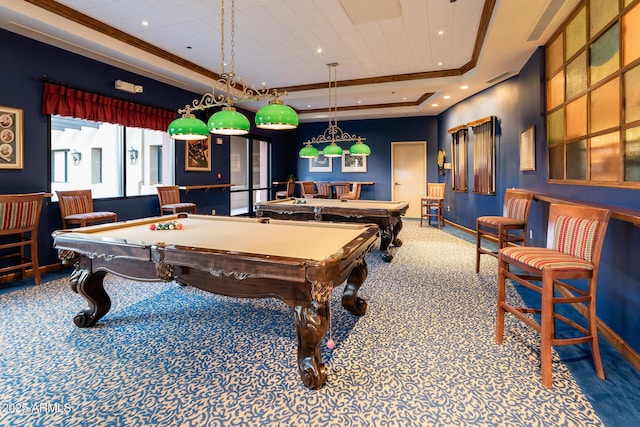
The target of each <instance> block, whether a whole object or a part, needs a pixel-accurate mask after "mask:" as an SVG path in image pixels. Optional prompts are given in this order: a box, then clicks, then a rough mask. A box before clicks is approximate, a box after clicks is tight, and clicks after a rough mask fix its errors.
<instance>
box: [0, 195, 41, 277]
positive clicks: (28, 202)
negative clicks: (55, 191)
mask: <svg viewBox="0 0 640 427" xmlns="http://www.w3.org/2000/svg"><path fill="white" fill-rule="evenodd" d="M43 199H44V193H31V194H3V195H0V237H2V243H1V244H0V259H16V260H17V263H16V264H12V265H8V266H5V267H2V268H0V274H4V273H8V272H11V271H18V270H19V271H20V274H21V275H22V278H24V277H25V271H26V269H27V268H29V267H31V269H32V271H33V279H34V281H35V282H36V284H38V285H39V284H40V281H41V280H40V265H39V264H38V223H39V222H40V212H41V210H42V200H43ZM27 246H29V247H30V249H31V253H30V256H27V252H26V250H25V249H26V247H27Z"/></svg>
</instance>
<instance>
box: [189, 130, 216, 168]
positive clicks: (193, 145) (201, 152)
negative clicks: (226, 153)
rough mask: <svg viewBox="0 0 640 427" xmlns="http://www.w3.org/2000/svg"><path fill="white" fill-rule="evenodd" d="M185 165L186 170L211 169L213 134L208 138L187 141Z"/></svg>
mask: <svg viewBox="0 0 640 427" xmlns="http://www.w3.org/2000/svg"><path fill="white" fill-rule="evenodd" d="M184 146H185V157H184V158H185V167H184V170H186V171H200V172H209V171H211V136H209V137H207V139H199V140H196V141H185V142H184Z"/></svg>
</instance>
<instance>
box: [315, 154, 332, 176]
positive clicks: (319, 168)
mask: <svg viewBox="0 0 640 427" xmlns="http://www.w3.org/2000/svg"><path fill="white" fill-rule="evenodd" d="M309 172H333V158H331V157H325V156H323V155H322V154H319V155H318V157H315V158H311V159H309Z"/></svg>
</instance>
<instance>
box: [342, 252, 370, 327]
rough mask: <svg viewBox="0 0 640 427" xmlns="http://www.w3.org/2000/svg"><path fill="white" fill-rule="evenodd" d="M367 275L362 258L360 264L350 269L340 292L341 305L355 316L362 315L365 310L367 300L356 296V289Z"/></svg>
mask: <svg viewBox="0 0 640 427" xmlns="http://www.w3.org/2000/svg"><path fill="white" fill-rule="evenodd" d="M368 275H369V268H368V267H367V264H366V263H365V262H364V259H363V260H362V263H361V264H358V265H357V266H355V267H354V268H353V270H351V274H349V278H348V279H347V284H346V285H345V286H344V292H342V306H343V307H344V308H346V309H347V310H348V311H349V313H351V314H355V315H356V316H362V315H364V313H365V312H366V311H367V302H366V301H365V300H363V299H362V298H360V297H359V296H358V290H360V286H362V284H363V283H364V281H365V279H366V278H367V276H368Z"/></svg>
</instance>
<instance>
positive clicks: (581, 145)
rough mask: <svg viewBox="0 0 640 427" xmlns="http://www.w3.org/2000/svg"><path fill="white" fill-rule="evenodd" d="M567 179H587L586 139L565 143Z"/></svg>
mask: <svg viewBox="0 0 640 427" xmlns="http://www.w3.org/2000/svg"><path fill="white" fill-rule="evenodd" d="M567 179H579V180H585V179H587V141H586V140H584V139H583V140H581V141H578V142H572V143H571V144H567Z"/></svg>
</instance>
